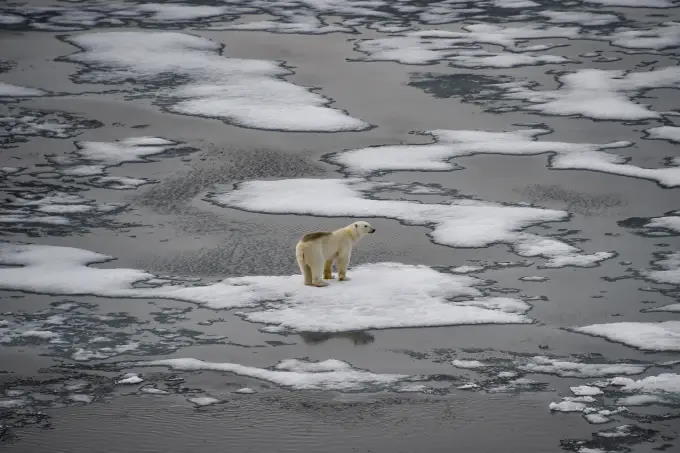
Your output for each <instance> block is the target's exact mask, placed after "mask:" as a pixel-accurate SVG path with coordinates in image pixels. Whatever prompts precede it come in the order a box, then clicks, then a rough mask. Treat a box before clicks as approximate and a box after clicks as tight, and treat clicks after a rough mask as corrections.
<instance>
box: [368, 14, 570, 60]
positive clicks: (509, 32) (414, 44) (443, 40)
mask: <svg viewBox="0 0 680 453" xmlns="http://www.w3.org/2000/svg"><path fill="white" fill-rule="evenodd" d="M463 29H464V30H465V31H462V32H453V31H446V30H420V31H413V32H408V33H405V34H403V35H400V36H390V37H387V38H378V39H367V40H364V41H360V42H359V43H358V44H357V45H356V50H358V51H359V52H362V53H364V54H366V55H367V56H366V57H365V60H366V61H397V62H399V63H402V64H431V63H435V62H437V61H441V60H452V61H454V64H458V65H461V66H465V67H477V66H481V67H499V68H507V67H512V66H520V65H531V64H546V63H564V62H567V61H569V60H568V59H566V58H565V57H560V56H556V55H534V54H526V53H521V54H518V53H517V52H529V51H538V50H545V49H548V48H550V47H553V46H551V45H547V44H537V45H532V46H530V45H520V43H524V42H525V41H526V40H529V39H544V38H576V37H578V34H579V27H546V26H537V25H523V26H516V27H504V26H500V25H495V24H488V23H484V24H472V25H465V26H464V27H463ZM479 44H494V45H498V46H501V47H503V48H504V49H506V50H508V51H510V52H501V53H491V52H488V51H484V50H481V49H480V48H479Z"/></svg>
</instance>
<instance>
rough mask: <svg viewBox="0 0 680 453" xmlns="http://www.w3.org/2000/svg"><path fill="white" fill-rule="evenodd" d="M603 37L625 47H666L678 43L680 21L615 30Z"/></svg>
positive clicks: (661, 48) (656, 48) (679, 43)
mask: <svg viewBox="0 0 680 453" xmlns="http://www.w3.org/2000/svg"><path fill="white" fill-rule="evenodd" d="M603 39H606V40H607V41H610V42H611V43H612V44H613V45H615V46H619V47H625V48H627V49H654V50H663V49H668V48H672V47H677V46H678V45H680V23H678V22H664V23H663V24H661V25H660V26H658V27H645V28H643V29H632V30H617V31H616V32H614V33H612V34H611V35H609V36H605V37H604V38H603Z"/></svg>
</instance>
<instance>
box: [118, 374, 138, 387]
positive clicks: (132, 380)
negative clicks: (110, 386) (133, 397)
mask: <svg viewBox="0 0 680 453" xmlns="http://www.w3.org/2000/svg"><path fill="white" fill-rule="evenodd" d="M140 382H144V379H142V378H141V377H140V376H139V375H138V374H137V373H126V374H125V375H124V376H123V377H121V378H120V379H118V380H116V384H123V385H131V384H139V383H140Z"/></svg>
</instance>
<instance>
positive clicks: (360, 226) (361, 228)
mask: <svg viewBox="0 0 680 453" xmlns="http://www.w3.org/2000/svg"><path fill="white" fill-rule="evenodd" d="M350 228H352V229H353V230H354V231H356V233H357V234H358V235H359V237H363V236H365V235H367V234H369V233H375V228H373V227H372V226H371V224H370V223H368V222H364V221H363V220H362V221H360V222H354V223H353V224H351V225H350Z"/></svg>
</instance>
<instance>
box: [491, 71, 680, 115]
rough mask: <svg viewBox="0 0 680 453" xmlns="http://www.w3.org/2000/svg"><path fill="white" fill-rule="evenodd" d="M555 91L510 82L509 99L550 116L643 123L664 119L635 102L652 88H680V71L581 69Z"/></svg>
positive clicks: (562, 82) (507, 92)
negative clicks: (644, 121)
mask: <svg viewBox="0 0 680 453" xmlns="http://www.w3.org/2000/svg"><path fill="white" fill-rule="evenodd" d="M558 81H559V83H560V87H559V88H558V89H556V90H534V89H532V88H531V86H530V84H527V83H522V82H509V83H506V84H504V85H503V86H504V87H505V89H506V92H505V93H504V94H503V97H505V98H506V99H519V100H524V101H526V102H527V103H528V105H526V106H524V107H523V108H525V109H527V110H531V111H537V112H541V113H544V114H548V115H582V116H585V117H589V118H595V119H603V120H644V119H653V118H659V117H661V114H660V113H658V112H655V111H653V110H651V109H650V108H649V107H648V106H646V105H644V104H638V103H636V102H634V100H633V99H634V98H636V97H637V96H638V95H639V94H640V93H641V92H643V91H645V90H649V89H652V88H676V89H677V88H680V68H678V67H665V68H661V69H655V70H651V71H647V72H641V71H640V72H626V71H622V70H615V69H613V70H603V69H581V70H579V71H576V72H573V73H570V74H566V75H562V76H559V77H558Z"/></svg>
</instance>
